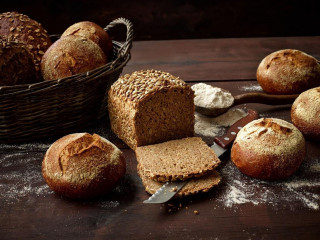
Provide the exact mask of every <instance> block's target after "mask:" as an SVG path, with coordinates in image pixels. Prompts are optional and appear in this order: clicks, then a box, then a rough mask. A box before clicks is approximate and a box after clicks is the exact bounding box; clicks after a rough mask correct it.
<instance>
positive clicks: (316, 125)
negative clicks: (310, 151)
mask: <svg viewBox="0 0 320 240" xmlns="http://www.w3.org/2000/svg"><path fill="white" fill-rule="evenodd" d="M291 120H292V123H293V124H294V125H295V126H296V127H297V128H298V129H299V130H300V131H301V132H302V133H303V135H304V136H305V137H306V138H310V139H313V140H320V87H317V88H313V89H309V90H307V91H305V92H303V93H301V94H300V95H299V97H298V98H297V99H296V100H295V101H294V103H293V105H292V108H291Z"/></svg>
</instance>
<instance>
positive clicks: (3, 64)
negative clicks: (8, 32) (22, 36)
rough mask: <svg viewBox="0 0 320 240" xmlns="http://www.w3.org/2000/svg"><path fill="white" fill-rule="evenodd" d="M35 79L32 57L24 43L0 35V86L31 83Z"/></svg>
mask: <svg viewBox="0 0 320 240" xmlns="http://www.w3.org/2000/svg"><path fill="white" fill-rule="evenodd" d="M36 80H37V78H36V69H35V65H34V62H33V57H32V55H31V53H30V52H29V50H28V49H27V47H26V45H25V44H23V43H20V42H18V41H17V40H14V41H9V40H8V39H7V38H5V37H1V36H0V86H13V85H17V84H25V83H33V82H35V81H36Z"/></svg>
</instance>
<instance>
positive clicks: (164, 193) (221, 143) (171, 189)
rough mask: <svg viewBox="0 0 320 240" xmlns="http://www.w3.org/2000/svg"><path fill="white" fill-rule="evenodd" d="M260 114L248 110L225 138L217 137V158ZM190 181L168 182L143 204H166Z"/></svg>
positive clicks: (215, 145)
mask: <svg viewBox="0 0 320 240" xmlns="http://www.w3.org/2000/svg"><path fill="white" fill-rule="evenodd" d="M258 116H259V114H258V113H257V112H256V111H255V110H252V109H249V110H248V114H247V115H246V116H245V117H243V118H241V119H240V120H238V121H237V122H236V123H234V124H233V125H232V126H231V127H230V128H229V129H228V131H227V133H226V134H224V135H223V136H219V137H215V138H214V143H213V145H212V146H211V148H212V149H213V150H214V152H215V154H216V155H217V157H220V156H221V155H222V154H223V153H225V152H226V151H227V150H228V149H229V147H230V146H231V144H232V142H233V140H234V139H235V138H236V136H237V134H238V132H239V131H240V129H241V128H242V127H244V126H245V125H246V124H248V123H249V122H251V121H253V120H255V119H257V118H258ZM187 182H188V181H177V182H166V183H165V184H164V185H163V186H162V187H161V188H159V189H158V190H157V191H156V192H155V193H154V194H153V195H152V196H151V197H149V198H148V199H147V200H145V201H143V203H165V202H167V201H169V200H170V199H171V198H172V197H174V195H176V194H177V193H178V192H179V191H180V189H181V188H183V186H184V185H185V184H186V183H187Z"/></svg>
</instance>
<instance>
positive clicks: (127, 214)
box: [0, 37, 320, 239]
mask: <svg viewBox="0 0 320 240" xmlns="http://www.w3.org/2000/svg"><path fill="white" fill-rule="evenodd" d="M319 43H320V37H292V38H252V39H203V40H179V41H150V42H134V46H133V49H132V60H131V61H130V62H129V64H128V65H127V67H125V69H124V73H131V72H132V71H135V70H140V69H147V68H154V69H160V70H163V71H168V72H171V73H172V74H174V75H177V76H180V77H181V78H182V79H184V80H186V81H188V82H189V83H190V84H194V83H197V82H200V81H205V82H207V83H208V84H213V85H215V86H218V87H222V88H225V89H228V90H229V91H231V93H232V94H234V95H235V94H239V93H245V92H250V91H253V90H258V91H261V90H259V86H258V85H257V82H256V80H255V71H256V67H257V66H258V64H259V62H260V61H261V59H262V58H263V57H264V56H265V55H266V54H268V53H270V52H272V51H275V50H278V49H282V48H296V49H300V50H303V51H306V52H307V53H309V54H311V55H313V56H315V57H317V58H320V46H319ZM240 107H242V108H254V109H256V110H258V112H259V113H260V115H261V116H262V117H278V118H282V119H285V120H287V121H290V115H289V112H290V105H284V106H267V105H262V104H246V105H241V106H240ZM83 130H84V131H88V132H91V133H93V132H96V133H98V134H101V135H102V136H104V137H106V138H108V139H110V141H112V142H113V143H115V144H116V145H117V146H118V147H120V148H121V149H122V151H123V152H124V154H125V156H126V160H127V173H126V175H125V177H124V179H123V180H122V181H121V183H120V184H119V186H118V187H117V188H116V189H115V190H113V191H112V192H111V193H110V195H108V196H106V197H104V198H100V199H97V200H87V201H80V200H79V201H71V200H67V199H63V198H61V197H59V196H57V195H55V194H54V193H53V192H52V191H51V190H50V189H49V188H48V187H47V185H46V184H45V183H44V181H43V179H42V176H41V161H42V158H43V155H44V153H45V151H46V150H47V148H48V147H49V146H50V144H51V143H52V142H53V141H54V140H55V139H54V138H53V139H43V140H42V141H38V142H31V143H25V144H19V145H6V144H2V145H0V238H1V239H75V238H77V239H318V238H319V236H320V230H319V224H320V210H319V209H318V208H319V205H320V200H319V198H320V187H319V186H320V183H319V180H320V177H319V170H318V171H316V170H317V168H316V167H314V166H318V165H317V164H319V163H320V145H319V143H315V142H308V149H307V152H308V153H307V158H306V161H305V162H304V164H303V166H302V167H301V169H300V170H299V171H298V172H297V173H296V174H295V176H294V177H293V178H291V179H290V180H288V181H287V182H286V181H285V182H280V183H265V182H260V181H256V180H253V179H250V178H248V177H246V176H244V175H242V174H241V173H240V172H239V171H237V169H236V168H235V167H234V166H233V164H232V163H231V161H230V157H229V152H227V153H226V154H225V155H224V156H223V157H222V158H221V160H222V166H221V167H220V168H219V171H220V172H221V173H222V176H223V181H222V183H221V184H220V186H218V187H217V188H216V189H214V190H213V191H211V192H209V193H206V194H201V195H198V196H194V197H188V198H185V199H181V200H175V201H172V203H171V204H172V205H171V204H170V205H169V204H161V205H146V204H143V203H142V201H143V200H144V199H146V198H148V197H149V195H148V194H147V193H146V192H145V191H144V188H143V186H142V183H141V181H140V179H139V177H138V175H137V172H136V164H137V162H136V159H135V155H134V152H133V151H132V150H130V149H128V148H127V146H126V145H125V144H124V143H123V142H122V141H121V140H119V139H117V138H116V136H115V135H114V134H113V133H112V132H111V131H110V129H109V126H108V121H107V119H103V120H101V121H98V122H96V123H95V124H94V125H93V126H92V127H90V128H87V129H83ZM204 140H205V141H206V142H207V143H208V144H210V143H211V142H212V139H210V138H204ZM312 167H314V170H315V171H310V169H311V168H312ZM301 180H310V181H311V182H312V183H313V184H314V185H315V186H304V188H303V189H302V190H301V189H299V188H297V189H296V188H294V189H290V188H288V187H286V183H290V182H292V181H294V182H298V181H301ZM307 183H308V182H305V184H307ZM232 187H237V189H238V190H241V191H240V193H239V194H243V193H244V194H246V196H243V199H245V200H248V201H247V202H245V201H244V202H243V203H241V204H240V203H238V204H237V203H236V202H234V201H231V200H232V198H231V197H232V195H231V194H229V191H230V190H232ZM233 193H234V194H235V193H236V192H233ZM263 196H266V197H263ZM228 197H230V199H228ZM240 197H241V196H240ZM240 199H241V198H240ZM228 201H229V202H228ZM317 206H318V208H317ZM195 210H196V211H199V214H198V215H196V214H195V213H194V211H195Z"/></svg>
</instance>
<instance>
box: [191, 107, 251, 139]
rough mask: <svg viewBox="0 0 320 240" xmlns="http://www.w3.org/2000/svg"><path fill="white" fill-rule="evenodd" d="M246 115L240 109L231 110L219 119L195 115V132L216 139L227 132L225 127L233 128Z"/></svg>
mask: <svg viewBox="0 0 320 240" xmlns="http://www.w3.org/2000/svg"><path fill="white" fill-rule="evenodd" d="M246 114H247V113H246V112H245V111H244V110H242V109H239V108H236V109H231V110H229V111H228V112H226V113H224V114H222V115H220V116H218V117H206V116H203V115H201V114H195V124H194V131H195V133H196V134H198V135H200V136H204V137H216V136H218V135H221V134H222V133H223V132H224V131H225V127H229V126H231V125H232V124H234V123H235V122H236V121H238V120H239V119H240V118H242V117H244V116H245V115H246Z"/></svg>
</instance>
